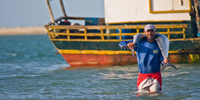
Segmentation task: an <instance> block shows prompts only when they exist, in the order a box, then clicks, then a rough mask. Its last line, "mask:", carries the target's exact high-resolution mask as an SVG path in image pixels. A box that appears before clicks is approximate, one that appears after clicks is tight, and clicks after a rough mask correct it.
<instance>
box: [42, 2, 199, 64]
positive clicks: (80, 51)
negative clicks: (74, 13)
mask: <svg viewBox="0 0 200 100" xmlns="http://www.w3.org/2000/svg"><path fill="white" fill-rule="evenodd" d="M46 2H47V5H48V8H49V12H50V16H51V22H50V23H49V24H47V25H45V27H46V29H47V31H48V36H49V39H50V40H51V41H52V43H53V44H54V46H55V47H56V49H57V50H58V52H59V53H60V54H61V55H62V56H63V58H64V59H65V60H66V61H67V62H68V64H70V66H96V65H127V64H135V63H137V60H136V59H133V58H132V55H131V51H130V50H124V49H122V48H120V47H119V42H120V41H126V40H130V39H131V38H132V36H133V35H135V34H137V33H143V29H144V27H145V25H146V24H149V23H151V24H154V25H155V27H156V29H157V32H159V33H161V34H165V35H166V36H168V38H169V39H170V41H171V45H170V50H169V57H170V60H171V63H200V38H199V37H198V35H199V34H200V30H199V12H198V4H199V3H198V0H162V1H160V0H132V1H131V0H104V7H105V8H104V9H105V18H91V17H71V16H67V15H66V13H65V8H64V4H63V1H62V0H60V4H61V7H62V11H63V16H61V17H59V18H57V19H54V17H53V13H52V10H51V6H50V2H49V0H46ZM165 5H168V6H167V7H166V6H165ZM70 19H73V20H84V21H85V25H79V24H75V25H70V23H69V21H70Z"/></svg>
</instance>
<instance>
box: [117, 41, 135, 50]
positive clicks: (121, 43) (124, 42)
mask: <svg viewBox="0 0 200 100" xmlns="http://www.w3.org/2000/svg"><path fill="white" fill-rule="evenodd" d="M129 43H133V40H130V41H121V42H120V43H119V46H120V47H121V48H125V49H127V48H129V47H128V44H129Z"/></svg>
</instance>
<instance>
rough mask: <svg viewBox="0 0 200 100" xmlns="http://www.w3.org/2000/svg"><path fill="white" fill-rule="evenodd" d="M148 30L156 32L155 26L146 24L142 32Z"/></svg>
mask: <svg viewBox="0 0 200 100" xmlns="http://www.w3.org/2000/svg"><path fill="white" fill-rule="evenodd" d="M149 29H152V30H154V31H156V28H155V26H154V25H153V24H147V25H146V26H145V28H144V31H147V30H149Z"/></svg>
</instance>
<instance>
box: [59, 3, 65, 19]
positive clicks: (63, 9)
mask: <svg viewBox="0 0 200 100" xmlns="http://www.w3.org/2000/svg"><path fill="white" fill-rule="evenodd" d="M60 5H61V8H62V12H63V15H64V17H65V18H67V15H66V12H65V8H64V5H63V1H62V0H60Z"/></svg>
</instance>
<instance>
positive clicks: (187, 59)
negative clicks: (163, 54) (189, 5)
mask: <svg viewBox="0 0 200 100" xmlns="http://www.w3.org/2000/svg"><path fill="white" fill-rule="evenodd" d="M61 55H62V56H63V58H64V59H65V60H66V61H67V62H68V63H69V64H70V66H98V65H120V66H124V65H131V64H137V57H136V56H135V58H134V59H133V57H132V55H131V54H129V55H128V54H126V55H93V54H61ZM169 58H170V61H171V63H199V62H200V61H199V60H200V54H169Z"/></svg>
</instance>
